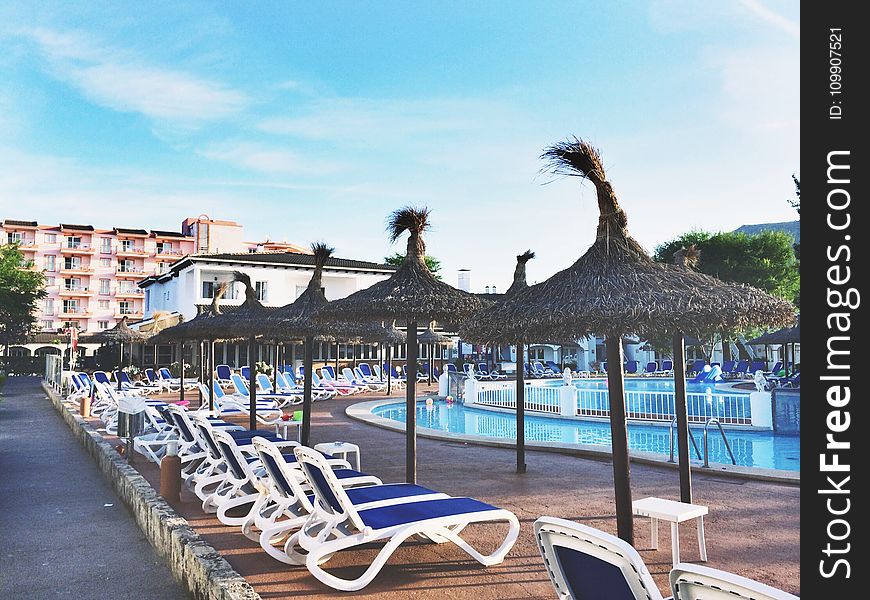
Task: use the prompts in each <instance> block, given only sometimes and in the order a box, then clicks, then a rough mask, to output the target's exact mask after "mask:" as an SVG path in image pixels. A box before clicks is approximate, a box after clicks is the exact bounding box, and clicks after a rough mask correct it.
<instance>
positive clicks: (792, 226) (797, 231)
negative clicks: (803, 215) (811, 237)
mask: <svg viewBox="0 0 870 600" xmlns="http://www.w3.org/2000/svg"><path fill="white" fill-rule="evenodd" d="M762 231H782V232H785V233H787V234H789V235H790V236H792V237H793V238H794V241H795V242H797V243H800V241H801V222H800V221H786V222H785V223H758V224H757V225H741V226H740V227H738V228H737V229H735V230H734V232H735V233H746V234H749V235H751V234H753V233H760V232H762Z"/></svg>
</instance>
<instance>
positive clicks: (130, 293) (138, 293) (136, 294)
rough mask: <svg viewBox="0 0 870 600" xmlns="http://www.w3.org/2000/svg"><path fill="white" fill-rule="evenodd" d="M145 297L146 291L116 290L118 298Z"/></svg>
mask: <svg viewBox="0 0 870 600" xmlns="http://www.w3.org/2000/svg"><path fill="white" fill-rule="evenodd" d="M144 295H145V291H144V290H140V289H139V288H133V289H118V290H115V297H116V298H141V297H142V296H144Z"/></svg>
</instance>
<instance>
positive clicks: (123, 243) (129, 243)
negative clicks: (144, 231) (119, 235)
mask: <svg viewBox="0 0 870 600" xmlns="http://www.w3.org/2000/svg"><path fill="white" fill-rule="evenodd" d="M118 243H119V244H120V247H119V248H118V251H119V252H129V251H130V250H132V249H133V240H119V241H118Z"/></svg>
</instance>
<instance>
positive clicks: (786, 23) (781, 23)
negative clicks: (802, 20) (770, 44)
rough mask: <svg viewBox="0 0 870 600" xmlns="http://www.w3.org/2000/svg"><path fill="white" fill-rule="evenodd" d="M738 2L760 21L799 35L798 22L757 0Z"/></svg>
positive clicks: (793, 34) (741, 0) (796, 35)
mask: <svg viewBox="0 0 870 600" xmlns="http://www.w3.org/2000/svg"><path fill="white" fill-rule="evenodd" d="M740 4H742V5H743V6H744V7H745V8H747V9H748V10H749V11H750V12H751V13H752V14H754V15H755V16H756V17H758V18H759V19H761V20H762V21H766V22H767V23H770V24H771V25H773V26H774V27H776V28H778V29H781V30H782V31H784V32H786V33H787V34H789V35H791V36H794V37H796V38H799V37H800V35H801V28H800V25H799V24H798V23H796V22H795V21H792V20H791V19H789V18H787V17H784V16H783V15H781V14H779V13H777V12H775V11H773V10H771V9H769V8H768V7H766V6H765V5H764V4H762V3H761V2H759V1H758V0H740Z"/></svg>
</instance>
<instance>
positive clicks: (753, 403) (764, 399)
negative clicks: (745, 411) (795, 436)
mask: <svg viewBox="0 0 870 600" xmlns="http://www.w3.org/2000/svg"><path fill="white" fill-rule="evenodd" d="M749 406H750V408H749V410H750V414H751V416H752V426H753V427H764V428H765V429H773V403H772V402H771V399H770V392H752V393H751V394H749Z"/></svg>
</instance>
